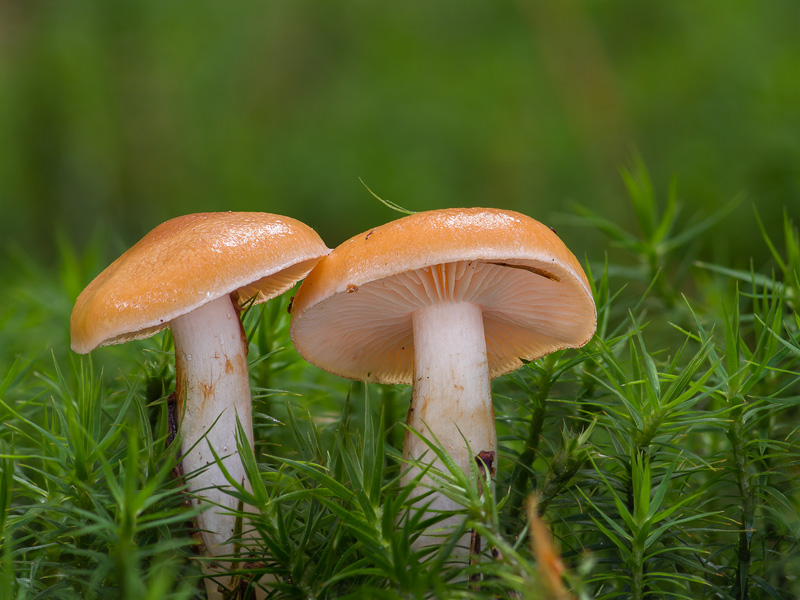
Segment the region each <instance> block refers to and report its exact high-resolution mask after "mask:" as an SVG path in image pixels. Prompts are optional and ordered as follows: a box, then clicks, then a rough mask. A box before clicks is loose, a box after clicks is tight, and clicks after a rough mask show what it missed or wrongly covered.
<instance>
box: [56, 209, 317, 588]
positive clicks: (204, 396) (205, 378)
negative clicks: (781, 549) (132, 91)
mask: <svg viewBox="0 0 800 600" xmlns="http://www.w3.org/2000/svg"><path fill="white" fill-rule="evenodd" d="M328 252H329V249H328V248H327V247H326V246H325V244H324V243H323V242H322V240H321V239H320V238H319V236H318V235H317V234H316V232H315V231H314V230H313V229H311V228H310V227H308V226H307V225H305V224H303V223H301V222H299V221H297V220H295V219H291V218H288V217H282V216H278V215H272V214H267V213H235V212H225V213H198V214H191V215H185V216H182V217H178V218H175V219H172V220H169V221H166V222H165V223H162V224H161V225H159V226H158V227H156V228H155V229H153V230H152V231H151V232H150V233H148V234H147V235H146V236H145V237H144V238H142V239H141V240H140V241H139V242H137V243H136V244H135V245H134V246H133V247H131V248H130V249H129V250H128V251H127V252H125V253H124V254H123V255H122V256H120V257H119V258H118V259H117V260H116V261H114V262H113V263H112V264H111V265H110V266H109V267H108V268H106V269H105V270H104V271H103V272H102V273H100V275H98V276H97V277H96V278H95V279H94V280H93V281H92V282H91V283H90V284H89V285H88V286H87V287H86V289H85V290H83V292H82V293H81V294H80V296H79V297H78V299H77V301H76V302H75V307H74V309H73V311H72V316H71V319H70V329H71V336H72V349H73V350H74V351H75V352H78V353H81V354H85V353H87V352H90V351H91V350H93V349H95V348H97V347H98V346H104V345H107V344H116V343H121V342H126V341H129V340H135V339H142V338H146V337H149V336H151V335H153V334H155V333H157V332H159V331H161V330H162V329H165V328H167V327H169V328H170V329H171V330H172V335H173V338H174V341H175V373H176V384H175V388H176V396H177V399H178V414H179V415H180V417H181V419H182V421H181V426H180V432H181V452H182V453H183V457H182V461H183V469H184V472H185V473H187V474H189V473H191V472H195V471H197V470H199V469H203V468H205V469H206V470H205V472H204V473H202V475H200V476H197V477H193V478H192V479H190V480H189V489H190V490H191V491H193V492H196V490H200V489H202V492H196V493H195V497H196V498H195V501H196V502H198V503H200V502H201V501H207V502H208V503H209V504H210V505H211V506H210V508H209V509H208V510H206V511H204V512H202V513H201V514H200V515H199V516H198V525H199V527H200V529H201V530H202V532H203V542H204V545H205V547H206V550H207V552H208V553H209V554H210V555H211V556H212V557H214V556H219V557H230V556H232V555H233V554H234V544H233V543H232V542H231V541H230V539H231V537H232V536H233V534H234V526H235V521H236V519H235V517H234V516H232V515H231V514H230V512H231V510H234V509H236V507H237V500H236V499H235V498H234V497H233V496H231V495H229V494H226V493H225V491H224V489H225V488H226V487H228V482H227V480H226V479H225V477H224V475H223V474H222V472H221V470H220V469H219V467H218V466H217V465H216V463H215V459H214V456H213V454H212V453H211V451H210V450H209V446H211V447H213V448H214V450H215V451H216V452H217V454H218V455H219V456H220V457H222V462H223V463H224V465H225V468H226V469H227V470H228V472H229V473H230V474H231V476H232V477H233V478H234V479H236V480H237V481H241V482H243V483H244V482H245V473H244V468H243V466H242V463H241V459H240V458H239V456H238V453H237V449H236V439H235V432H236V430H237V428H236V419H237V417H238V419H239V420H240V422H241V425H242V428H243V430H244V431H245V434H246V437H247V441H246V443H248V444H249V445H250V447H251V448H252V447H253V424H252V416H251V415H252V407H251V397H250V381H249V375H248V367H247V340H246V339H245V335H244V330H243V329H242V324H241V321H240V320H239V311H238V309H239V308H240V307H242V306H243V305H245V304H248V303H251V302H252V303H259V302H265V301H266V300H268V299H270V298H273V297H275V296H278V295H279V294H282V293H283V292H285V291H286V290H288V289H289V288H291V287H292V286H293V285H294V284H295V283H297V282H298V281H299V280H300V279H302V278H303V277H304V276H305V275H306V274H307V273H308V271H310V270H311V268H312V267H313V266H314V264H316V262H317V261H318V260H319V259H320V258H321V257H323V256H324V255H326V254H327V253H328ZM203 437H205V441H201V442H200V443H198V440H201V438H203ZM242 443H245V441H244V440H242ZM192 446H195V447H194V448H193V449H192V450H191V452H188V453H187V450H188V449H189V448H192ZM224 568H225V563H224V562H222V563H221V564H217V565H215V564H214V563H211V562H209V563H207V565H205V569H206V573H207V574H210V575H213V574H215V573H218V572H219V570H220V569H224ZM214 579H216V582H215V580H214ZM220 581H221V582H222V584H221V585H222V588H220V583H219V582H220ZM206 582H207V583H206V587H207V590H208V594H209V598H221V597H222V594H223V593H227V592H225V589H224V588H225V587H226V586H229V585H231V583H232V582H231V581H230V580H229V578H220V577H216V578H212V577H209V578H208V579H207V580H206Z"/></svg>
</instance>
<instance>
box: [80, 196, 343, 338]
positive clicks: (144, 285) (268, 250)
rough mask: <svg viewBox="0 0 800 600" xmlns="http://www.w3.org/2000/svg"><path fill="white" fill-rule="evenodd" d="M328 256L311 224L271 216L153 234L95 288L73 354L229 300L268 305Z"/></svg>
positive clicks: (195, 223)
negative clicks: (214, 302) (209, 304)
mask: <svg viewBox="0 0 800 600" xmlns="http://www.w3.org/2000/svg"><path fill="white" fill-rule="evenodd" d="M328 252H329V250H328V248H327V247H326V246H325V244H324V242H323V241H322V240H321V239H320V237H319V236H318V235H317V233H316V232H315V231H314V230H313V229H311V228H310V227H309V226H308V225H305V224H304V223H301V222H300V221H297V220H295V219H291V218H289V217H283V216H279V215H272V214H267V213H237V212H224V213H197V214H191V215H185V216H182V217H177V218H175V219H171V220H169V221H166V222H164V223H162V224H161V225H159V226H158V227H156V228H155V229H153V230H152V231H151V232H150V233H148V234H147V235H146V236H145V237H143V238H142V239H141V240H140V241H139V242H137V243H136V244H135V245H134V246H132V247H131V248H130V249H129V250H128V251H127V252H125V253H124V254H123V255H122V256H120V257H119V258H118V259H117V260H116V261H114V262H113V263H112V264H111V265H110V266H109V267H108V268H107V269H106V270H105V271H103V272H102V273H100V275H98V276H97V277H96V278H95V279H94V281H92V282H91V283H90V284H89V285H88V286H87V287H86V289H85V290H83V292H81V294H80V296H78V299H77V301H76V302H75V307H74V308H73V311H72V317H71V318H70V329H71V335H72V349H73V350H74V351H75V352H78V353H81V354H85V353H87V352H90V351H91V350H93V349H95V348H97V347H98V346H104V345H106V344H116V343H120V342H125V341H128V340H134V339H142V338H146V337H149V336H151V335H153V334H155V333H157V332H159V331H161V330H162V329H164V328H165V327H167V326H168V324H169V322H170V321H171V320H172V319H174V318H176V317H179V316H181V315H184V314H186V313H189V312H191V311H193V310H195V309H196V308H199V307H200V306H203V305H204V304H206V303H208V302H211V301H212V300H216V299H217V298H220V297H222V296H224V295H226V294H232V295H233V299H234V301H235V302H237V303H238V304H239V305H240V306H241V305H243V304H245V303H248V302H250V301H252V302H254V303H259V302H265V301H266V300H269V299H270V298H273V297H275V296H277V295H279V294H281V293H283V292H285V291H286V290H288V289H289V288H291V287H292V286H293V285H294V284H295V283H297V281H299V280H300V279H302V278H303V277H304V276H305V275H306V274H307V273H308V271H310V270H311V268H312V267H313V266H314V264H316V262H317V261H318V260H319V259H320V258H321V257H322V256H324V255H326V254H327V253H328Z"/></svg>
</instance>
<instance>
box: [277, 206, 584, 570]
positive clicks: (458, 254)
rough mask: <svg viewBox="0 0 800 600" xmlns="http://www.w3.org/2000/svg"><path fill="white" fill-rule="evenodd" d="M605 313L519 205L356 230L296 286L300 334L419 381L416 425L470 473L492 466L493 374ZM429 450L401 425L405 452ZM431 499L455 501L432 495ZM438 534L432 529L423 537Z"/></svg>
mask: <svg viewBox="0 0 800 600" xmlns="http://www.w3.org/2000/svg"><path fill="white" fill-rule="evenodd" d="M596 320H597V319H596V312H595V305H594V300H593V299H592V293H591V289H590V287H589V283H588V281H587V279H586V275H585V274H584V272H583V269H582V268H581V266H580V263H579V262H578V261H577V259H576V258H575V256H574V255H573V254H572V253H571V252H570V251H569V250H568V249H567V247H566V246H565V245H564V243H563V242H562V241H561V240H560V239H559V238H558V236H556V234H555V233H554V232H553V231H552V230H551V229H550V228H549V227H546V226H545V225H542V224H541V223H539V222H538V221H535V220H534V219H532V218H530V217H528V216H525V215H522V214H520V213H516V212H511V211H504V210H496V209H484V208H472V209H469V208H467V209H443V210H434V211H428V212H422V213H416V214H413V215H410V216H407V217H404V218H401V219H398V220H396V221H393V222H391V223H387V224H386V225H383V226H381V227H376V228H374V229H372V230H370V232H369V233H365V234H360V235H357V236H355V237H353V238H351V239H349V240H347V241H346V242H344V243H343V244H341V245H340V246H339V247H337V248H335V249H334V250H333V251H332V252H331V253H330V254H329V255H328V256H326V257H325V258H323V259H322V260H321V261H320V262H319V263H317V265H316V267H314V269H313V270H312V271H311V273H309V275H308V277H307V278H306V279H305V281H304V282H303V284H302V285H301V286H300V289H299V290H298V292H297V295H296V296H295V299H294V303H293V306H292V325H291V336H292V340H293V341H294V344H295V347H296V348H297V350H298V351H299V352H300V354H301V355H303V357H304V358H306V360H308V361H309V362H311V363H312V364H315V365H317V366H319V367H321V368H323V369H325V370H327V371H330V372H331V373H334V374H337V375H341V376H343V377H348V378H351V379H359V380H366V381H376V382H381V383H411V384H412V385H413V389H412V395H411V406H410V407H409V410H408V419H407V424H408V425H409V427H410V428H412V429H413V430H416V431H418V432H420V433H422V434H424V435H426V436H429V437H430V436H435V437H436V438H437V439H438V440H439V442H440V443H441V444H442V446H443V447H444V448H445V449H446V450H447V451H448V453H449V454H450V456H451V457H452V458H453V459H454V461H455V462H456V464H458V466H459V467H460V468H461V469H462V470H463V471H465V472H468V469H469V466H470V463H472V462H473V461H475V459H476V457H480V458H481V460H482V462H483V463H484V464H487V466H489V467H490V468H491V469H492V470H493V469H494V464H496V462H495V461H496V452H497V439H496V433H495V424H494V409H493V407H492V397H491V388H490V379H491V378H494V377H497V376H499V375H502V374H504V373H508V372H511V371H514V370H515V369H517V368H519V367H520V366H521V365H522V363H523V361H532V360H536V359H537V358H540V357H542V356H544V355H546V354H549V353H550V352H554V351H556V350H561V349H564V348H575V347H579V346H582V345H584V344H586V343H587V342H588V341H589V340H590V339H591V337H592V335H593V334H594V331H595V327H596ZM465 440H466V444H465V443H464V441H465ZM468 447H469V448H470V449H471V452H468V451H467V448H468ZM427 450H428V447H427V445H426V444H425V442H424V441H422V440H420V439H419V437H417V436H416V435H414V434H413V433H412V432H411V431H407V432H406V436H405V442H404V448H403V456H404V458H406V459H414V460H418V459H419V458H420V457H422V456H423V454H425V452H426V451H427ZM425 460H426V461H429V462H432V463H433V464H435V465H436V466H437V467H439V468H442V465H440V464H438V462H436V461H432V460H430V459H425ZM489 462H494V464H493V465H489V464H488V463H489ZM417 473H418V471H415V470H414V469H411V470H409V471H408V472H407V474H406V475H405V477H404V481H405V482H406V483H408V482H409V481H411V480H412V479H413V478H414V477H415V476H416V475H417ZM427 481H428V482H429V483H430V479H429V478H428V479H427ZM431 508H432V509H433V510H437V511H450V510H455V509H457V508H459V507H458V506H457V505H456V504H455V503H454V502H452V501H451V500H449V499H448V498H446V497H445V496H444V495H442V494H438V495H437V494H434V500H433V503H432V505H431ZM452 527H453V524H452V522H451V524H450V525H448V524H446V522H445V524H444V526H443V530H444V531H445V532H447V531H448V529H450V530H451V528H452ZM439 539H440V538H439ZM436 541H437V536H434V535H432V534H428V533H426V535H423V536H421V537H420V538H419V539H418V541H417V546H418V547H423V546H426V545H429V544H431V543H434V542H436ZM463 555H464V553H463V551H462V553H461V556H463Z"/></svg>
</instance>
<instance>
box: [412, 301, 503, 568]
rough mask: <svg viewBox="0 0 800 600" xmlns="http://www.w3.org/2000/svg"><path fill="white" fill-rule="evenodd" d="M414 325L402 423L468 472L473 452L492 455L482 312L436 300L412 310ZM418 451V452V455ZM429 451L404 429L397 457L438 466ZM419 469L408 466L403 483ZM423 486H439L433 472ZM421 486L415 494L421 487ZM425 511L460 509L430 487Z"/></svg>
mask: <svg viewBox="0 0 800 600" xmlns="http://www.w3.org/2000/svg"><path fill="white" fill-rule="evenodd" d="M412 320H413V329H414V387H413V391H412V394H411V406H410V408H409V410H408V419H407V421H406V422H407V424H408V426H409V427H411V428H412V429H414V430H416V431H418V432H419V433H421V434H422V435H423V436H425V437H427V438H429V439H430V440H431V441H433V438H434V437H435V438H436V439H437V440H438V442H439V444H440V445H441V446H442V447H443V448H444V449H445V450H446V451H447V452H448V453H449V454H450V456H451V457H452V459H453V461H454V462H455V463H456V464H457V465H458V466H459V467H460V468H461V470H462V471H464V472H468V471H469V468H470V464H474V463H475V457H476V456H479V455H481V456H484V457H489V456H491V457H494V456H496V452H497V435H496V433H495V425H494V410H493V408H492V394H491V387H490V383H489V366H488V360H487V355H486V341H485V338H484V331H483V317H482V314H481V309H480V307H479V306H477V305H475V304H471V303H467V302H461V303H441V304H437V305H433V306H430V307H426V308H424V309H421V310H418V311H416V312H415V313H414V314H413V316H412ZM423 455H424V456H423ZM432 456H433V451H432V450H431V449H430V448H429V447H428V445H427V444H426V443H425V442H424V441H423V440H421V439H420V438H419V437H418V436H417V435H415V434H414V433H413V432H411V431H407V432H406V437H405V444H404V448H403V457H404V458H405V459H407V460H408V459H416V460H420V459H421V460H422V462H423V463H425V464H433V466H434V468H435V469H440V470H445V467H444V465H443V464H442V463H441V462H440V461H439V460H435V459H432V458H431V457H432ZM418 474H419V471H418V470H417V469H411V470H410V471H409V472H408V473H407V474H406V475H405V476H404V480H403V483H409V482H410V481H411V480H412V479H413V478H414V477H416V476H417V475H418ZM422 483H423V484H424V485H427V486H430V487H433V488H434V489H435V488H436V487H437V486H438V485H439V483H438V482H437V481H436V478H435V477H433V478H432V477H430V476H426V477H424V478H423V480H422ZM424 491H425V489H424V487H423V488H421V489H420V492H419V493H422V492H424ZM431 499H432V500H433V502H432V504H431V505H430V508H429V509H428V510H429V512H431V513H436V512H438V511H452V510H458V509H460V508H463V507H462V506H460V505H459V504H457V503H455V502H453V501H452V500H450V499H449V498H447V497H446V496H445V495H443V494H441V493H438V492H434V495H433V496H431V497H428V498H427V499H426V500H425V502H428V501H430V500H431ZM458 519H459V517H451V518H448V519H447V520H445V521H443V522H441V523H440V524H438V525H437V526H436V528H435V529H433V530H431V531H429V532H426V533H425V534H424V535H422V536H420V538H419V539H418V540H417V542H416V546H417V547H418V548H422V547H425V546H428V545H431V544H435V545H438V544H441V543H442V541H443V538H444V537H446V536H447V535H449V534H450V533H452V531H453V529H454V528H455V527H456V526H457V524H458ZM459 548H460V549H459V550H458V551H457V557H466V556H467V554H468V552H469V535H466V536H465V537H464V538H463V539H462V540H461V543H460V544H459Z"/></svg>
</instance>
